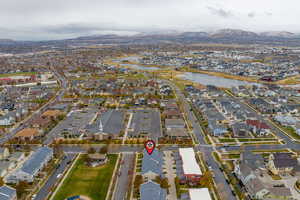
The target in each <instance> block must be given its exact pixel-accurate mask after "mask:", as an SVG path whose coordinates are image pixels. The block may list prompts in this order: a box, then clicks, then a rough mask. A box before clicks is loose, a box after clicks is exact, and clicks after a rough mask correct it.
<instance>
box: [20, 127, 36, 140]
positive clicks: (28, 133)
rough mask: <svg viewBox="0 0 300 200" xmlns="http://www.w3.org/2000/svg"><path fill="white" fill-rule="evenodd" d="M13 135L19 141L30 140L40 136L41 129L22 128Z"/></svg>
mask: <svg viewBox="0 0 300 200" xmlns="http://www.w3.org/2000/svg"><path fill="white" fill-rule="evenodd" d="M14 137H15V138H17V139H18V140H21V141H32V140H35V139H38V138H40V137H41V130H39V129H36V128H24V129H22V130H21V131H19V132H18V133H17V134H16V135H15V136H14Z"/></svg>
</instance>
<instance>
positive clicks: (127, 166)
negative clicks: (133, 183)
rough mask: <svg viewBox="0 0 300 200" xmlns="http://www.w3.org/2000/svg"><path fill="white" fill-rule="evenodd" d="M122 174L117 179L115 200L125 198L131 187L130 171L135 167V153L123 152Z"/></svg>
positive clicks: (120, 171) (123, 199)
mask: <svg viewBox="0 0 300 200" xmlns="http://www.w3.org/2000/svg"><path fill="white" fill-rule="evenodd" d="M122 155H123V157H122V161H121V167H120V170H119V173H120V176H119V177H118V179H117V183H116V186H115V191H114V196H113V200H125V199H126V195H127V192H128V191H129V187H130V185H129V184H130V180H129V174H128V173H129V172H130V171H131V172H132V171H133V168H134V162H135V160H134V153H122Z"/></svg>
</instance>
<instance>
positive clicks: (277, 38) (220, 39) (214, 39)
mask: <svg viewBox="0 0 300 200" xmlns="http://www.w3.org/2000/svg"><path fill="white" fill-rule="evenodd" d="M158 43H183V44H192V43H225V44H226V43H229V44H266V45H284V46H300V35H298V34H294V33H291V32H286V31H274V32H262V33H255V32H251V31H245V30H239V29H221V30H217V31H214V32H182V33H180V32H170V31H168V32H159V33H148V34H147V33H141V34H136V35H131V36H124V35H123V36H121V35H114V34H110V35H92V36H82V37H78V38H72V39H64V40H50V41H14V40H10V39H0V52H9V53H11V52H12V51H11V49H13V52H16V51H18V47H20V48H21V49H22V52H24V51H25V52H26V51H27V50H26V49H28V50H29V49H30V48H31V49H37V50H41V49H47V48H53V47H55V48H58V49H59V48H69V47H74V46H88V45H95V44H120V45H129V44H158Z"/></svg>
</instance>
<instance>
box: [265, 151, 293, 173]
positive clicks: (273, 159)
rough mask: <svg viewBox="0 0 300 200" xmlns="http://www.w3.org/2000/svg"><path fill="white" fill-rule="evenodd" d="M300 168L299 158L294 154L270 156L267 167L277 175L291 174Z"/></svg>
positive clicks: (274, 154)
mask: <svg viewBox="0 0 300 200" xmlns="http://www.w3.org/2000/svg"><path fill="white" fill-rule="evenodd" d="M297 166H299V163H298V160H297V158H295V156H294V155H293V154H292V153H273V154H270V156H269V159H268V163H267V167H268V169H269V170H270V171H271V172H272V173H273V174H275V175H279V174H286V173H291V172H292V170H293V169H294V168H296V167H297Z"/></svg>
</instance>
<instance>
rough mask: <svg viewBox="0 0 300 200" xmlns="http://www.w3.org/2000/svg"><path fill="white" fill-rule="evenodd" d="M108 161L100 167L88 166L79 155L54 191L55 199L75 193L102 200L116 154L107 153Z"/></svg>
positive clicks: (64, 197)
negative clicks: (61, 183) (56, 190)
mask: <svg viewBox="0 0 300 200" xmlns="http://www.w3.org/2000/svg"><path fill="white" fill-rule="evenodd" d="M108 157H109V162H108V163H107V164H106V165H105V166H102V167H95V168H92V167H88V166H86V165H85V163H84V157H83V156H81V157H80V158H79V159H78V161H77V162H76V164H75V165H74V167H73V169H72V171H71V172H70V174H69V176H68V177H67V178H66V179H65V181H64V182H63V185H62V186H61V188H60V189H59V191H58V192H57V193H56V195H55V197H54V199H55V200H63V199H66V198H68V197H71V196H75V195H84V196H88V197H90V198H91V199H92V200H104V199H105V197H106V193H107V190H108V187H109V184H110V181H111V178H112V175H113V171H114V168H115V164H116V161H117V157H118V156H117V155H109V156H108Z"/></svg>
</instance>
